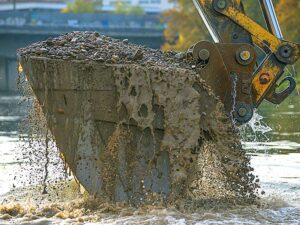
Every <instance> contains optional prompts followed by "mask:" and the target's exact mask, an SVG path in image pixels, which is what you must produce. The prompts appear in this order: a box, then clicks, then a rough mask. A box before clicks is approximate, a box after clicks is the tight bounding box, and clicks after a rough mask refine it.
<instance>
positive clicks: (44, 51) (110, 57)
mask: <svg viewBox="0 0 300 225" xmlns="http://www.w3.org/2000/svg"><path fill="white" fill-rule="evenodd" d="M18 54H19V55H20V56H24V55H29V56H40V57H47V58H51V59H63V60H84V61H91V60H92V61H97V62H105V63H108V64H114V63H117V64H124V63H127V64H128V63H136V64H141V65H148V66H151V65H156V66H162V67H173V68H174V67H175V68H177V67H178V68H185V69H192V68H195V66H194V65H193V62H192V60H189V59H188V58H191V57H187V54H186V53H176V52H173V51H169V52H165V53H163V52H162V51H161V50H157V49H150V48H147V47H145V46H141V45H136V44H131V43H129V41H128V39H124V40H117V39H113V38H110V37H106V36H104V35H100V34H99V33H97V32H79V31H74V32H71V33H67V34H65V35H62V36H59V37H55V38H49V39H47V40H46V41H41V42H37V43H34V44H32V45H30V46H27V47H25V48H21V49H19V50H18Z"/></svg>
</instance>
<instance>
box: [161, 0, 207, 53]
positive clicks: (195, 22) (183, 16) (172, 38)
mask: <svg viewBox="0 0 300 225" xmlns="http://www.w3.org/2000/svg"><path fill="white" fill-rule="evenodd" d="M162 20H163V21H164V22H166V23H167V28H166V29H165V31H164V36H165V40H166V43H165V44H164V45H163V46H162V49H163V50H175V51H183V50H186V49H188V48H189V47H191V46H192V45H193V44H194V43H196V42H198V41H199V40H201V39H208V38H209V35H208V32H207V30H206V28H205V25H204V23H203V21H202V19H201V18H200V17H199V14H198V12H197V11H196V8H195V6H194V4H193V1H191V0H177V7H175V8H173V9H170V10H168V11H167V12H165V13H164V14H163V15H162Z"/></svg>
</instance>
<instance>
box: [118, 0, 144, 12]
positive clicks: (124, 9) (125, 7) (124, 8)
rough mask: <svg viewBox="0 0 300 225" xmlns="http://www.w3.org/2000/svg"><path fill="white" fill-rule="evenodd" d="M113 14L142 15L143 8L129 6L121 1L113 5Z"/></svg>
mask: <svg viewBox="0 0 300 225" xmlns="http://www.w3.org/2000/svg"><path fill="white" fill-rule="evenodd" d="M115 14H122V15H144V14H145V11H144V8H143V7H141V6H139V5H129V4H127V3H125V2H124V1H123V0H117V1H116V5H115Z"/></svg>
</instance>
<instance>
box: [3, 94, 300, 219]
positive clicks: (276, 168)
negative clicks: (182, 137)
mask: <svg viewBox="0 0 300 225" xmlns="http://www.w3.org/2000/svg"><path fill="white" fill-rule="evenodd" d="M20 99H21V98H20V97H19V96H0V204H1V205H4V204H8V205H9V203H10V202H7V201H5V199H10V201H11V202H13V203H11V205H12V206H11V208H12V209H13V210H15V211H16V212H15V215H16V216H10V215H9V213H8V214H7V212H6V213H5V212H4V210H3V207H2V212H1V207H0V224H1V225H2V224H23V225H24V224H178V225H179V224H180V225H181V224H295V225H300V97H299V96H295V97H293V98H290V99H289V100H287V101H286V102H285V103H284V104H282V105H281V106H280V107H275V106H273V105H271V104H264V105H263V106H262V107H261V108H260V110H259V112H258V113H259V115H262V117H264V118H263V119H261V117H260V116H259V115H256V116H255V120H254V121H252V123H250V125H248V126H247V127H244V128H243V129H242V131H241V133H242V139H243V144H244V148H245V149H247V152H248V153H249V155H251V163H252V166H253V167H254V170H255V173H256V174H257V175H258V176H259V179H260V182H261V186H262V190H263V191H264V192H265V194H264V195H262V198H261V200H260V202H261V205H260V206H257V205H255V206H248V207H238V206H237V207H235V208H231V209H226V210H225V209H214V208H211V209H199V210H198V211H197V212H194V213H182V212H178V211H177V210H175V209H165V208H159V207H158V208H157V207H148V208H143V209H133V208H126V209H125V208H124V209H117V210H114V209H112V208H109V206H105V207H104V206H103V207H102V208H100V209H99V208H98V209H97V210H95V211H92V210H91V209H90V208H89V207H87V202H85V203H82V204H81V203H80V201H82V199H76V200H73V201H72V200H70V199H71V198H72V195H68V196H69V197H68V199H67V198H65V199H63V197H66V196H67V195H66V194H65V192H64V193H63V194H62V195H61V196H60V197H59V198H58V200H57V201H60V203H57V204H56V205H53V203H51V201H52V202H53V201H55V200H53V199H51V201H50V200H49V201H48V202H47V203H40V204H44V206H43V205H42V206H41V205H40V206H38V207H42V208H43V209H41V210H40V213H37V214H33V213H32V212H31V211H30V210H28V212H22V210H23V211H26V210H25V208H26V207H27V208H28V205H31V204H32V203H31V200H32V199H34V196H35V195H37V196H38V195H42V194H41V192H42V188H37V187H38V185H37V184H36V183H35V182H31V180H30V181H29V182H20V179H21V178H22V177H23V178H24V177H25V179H28V177H29V178H30V177H32V176H36V174H34V173H32V171H31V170H24V169H23V170H20V167H22V165H23V164H26V163H28V162H27V161H26V160H25V159H22V157H20V156H22V154H21V152H20V151H21V150H20V146H22V144H23V143H22V141H20V138H19V132H18V130H19V128H18V123H19V122H20V121H21V120H22V118H23V117H24V115H25V114H26V109H25V108H24V107H22V106H20V105H19V104H18V102H19V101H20ZM30 165H32V164H30ZM54 167H58V166H57V165H56V164H55V166H54ZM22 168H24V167H22ZM60 173H63V172H62V171H60ZM55 175H57V174H54V176H53V177H54V178H52V181H51V182H55V180H61V179H62V177H64V176H61V175H60V176H55ZM20 177H21V178H20ZM65 178H68V179H70V177H68V176H67V175H65ZM21 180H22V179H21ZM33 180H34V179H33ZM59 182H61V181H59ZM64 182H65V183H68V182H69V183H70V184H72V181H64ZM37 183H38V182H37ZM50 185H51V184H50ZM70 186H72V185H69V184H68V185H66V188H70ZM33 187H36V189H34V188H33ZM13 189H14V190H17V191H16V192H13V191H12V190H13ZM29 190H34V192H33V193H32V194H31V197H29V199H28V197H27V199H26V200H24V199H23V200H24V201H23V202H25V203H22V204H21V205H18V204H17V203H15V202H16V201H17V200H18V198H19V197H20V196H22V194H23V193H27V192H29ZM62 196H63V197H62ZM73 197H74V196H73ZM61 201H64V202H63V203H61ZM28 202H30V204H29V203H28ZM76 204H77V205H76ZM80 204H81V205H80ZM66 205H68V207H67V206H66ZM70 205H71V206H70ZM74 205H76V207H75V206H74ZM90 205H92V203H90ZM70 207H71V209H70ZM72 207H73V208H72ZM54 208H55V210H54ZM62 208H63V210H62ZM12 209H10V210H11V211H9V210H6V211H8V212H12ZM57 209H59V210H61V211H63V212H60V213H58V211H59V210H58V211H57ZM67 209H68V210H67ZM41 212H43V213H41ZM75 212H76V213H75ZM10 214H14V213H10Z"/></svg>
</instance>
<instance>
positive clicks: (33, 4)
mask: <svg viewBox="0 0 300 225" xmlns="http://www.w3.org/2000/svg"><path fill="white" fill-rule="evenodd" d="M72 1H73V0H0V11H6V10H15V9H17V10H27V9H37V10H43V9H46V10H61V9H63V8H65V7H66V5H67V3H68V2H72ZM87 1H89V0H87ZM90 1H93V0H90ZM116 2H117V1H116V0H103V6H102V9H101V10H102V11H105V12H112V11H114V10H115V5H116ZM123 3H125V4H129V5H139V6H142V7H143V8H144V11H145V12H146V13H161V12H163V11H165V10H168V9H170V8H172V7H174V3H171V2H169V0H123Z"/></svg>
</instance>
